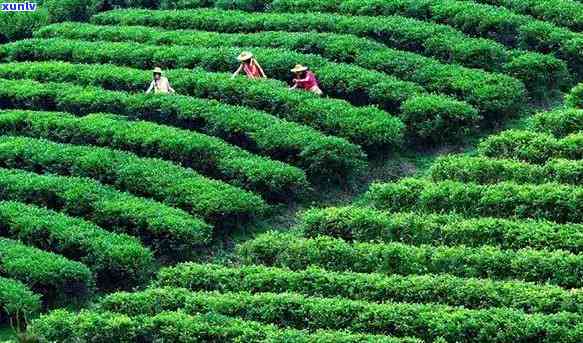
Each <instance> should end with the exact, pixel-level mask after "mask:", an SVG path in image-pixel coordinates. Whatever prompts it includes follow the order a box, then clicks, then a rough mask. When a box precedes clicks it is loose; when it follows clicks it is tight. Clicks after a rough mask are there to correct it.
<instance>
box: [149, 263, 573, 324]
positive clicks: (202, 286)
mask: <svg viewBox="0 0 583 343" xmlns="http://www.w3.org/2000/svg"><path fill="white" fill-rule="evenodd" d="M156 286H157V287H181V288H187V289H189V290H192V291H222V292H251V293H264V292H270V293H286V292H293V293H300V294H303V295H306V296H318V297H330V298H333V297H342V298H347V299H352V300H364V301H371V302H379V303H383V302H387V301H390V302H405V303H439V304H444V305H450V306H463V307H465V308H470V309H487V308H489V307H509V308H514V309H519V310H523V311H525V312H529V313H534V312H543V313H554V312H563V311H565V312H575V313H583V308H582V307H581V298H582V297H583V293H582V292H581V291H567V290H565V289H562V288H560V287H556V286H550V285H535V284H532V283H526V282H520V281H494V280H489V279H475V278H460V277H455V276H451V275H407V276H401V275H394V274H393V275H382V274H361V273H352V272H333V271H327V270H324V269H320V268H315V267H309V268H307V269H305V270H298V271H292V270H290V269H287V268H275V267H265V266H239V267H225V266H220V265H214V264H197V263H192V262H188V263H183V264H179V265H177V266H174V267H167V268H162V269H161V270H160V271H159V273H158V280H157V281H156Z"/></svg>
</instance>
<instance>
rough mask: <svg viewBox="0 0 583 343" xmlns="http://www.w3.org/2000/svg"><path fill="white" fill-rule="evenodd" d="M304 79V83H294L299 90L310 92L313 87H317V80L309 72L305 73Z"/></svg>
mask: <svg viewBox="0 0 583 343" xmlns="http://www.w3.org/2000/svg"><path fill="white" fill-rule="evenodd" d="M304 79H305V81H296V84H297V85H298V87H299V88H302V89H305V90H310V89H312V88H314V86H318V79H316V75H314V73H312V72H311V71H307V72H306V77H305V78H304Z"/></svg>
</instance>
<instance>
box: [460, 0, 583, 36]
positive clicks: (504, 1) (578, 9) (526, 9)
mask: <svg viewBox="0 0 583 343" xmlns="http://www.w3.org/2000/svg"><path fill="white" fill-rule="evenodd" d="M464 1H467V0H464ZM471 1H476V2H480V3H484V4H489V5H495V6H503V7H506V8H508V9H510V10H512V11H514V12H516V13H521V14H525V15H529V16H532V17H535V18H538V19H540V20H545V21H550V22H553V23H555V24H556V25H559V26H564V27H568V28H571V29H573V30H575V31H577V32H579V31H583V6H582V5H581V2H580V1H579V0H552V1H548V0H471Z"/></svg>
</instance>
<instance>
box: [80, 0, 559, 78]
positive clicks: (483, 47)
mask: <svg viewBox="0 0 583 343" xmlns="http://www.w3.org/2000/svg"><path fill="white" fill-rule="evenodd" d="M91 21H92V22H93V23H96V24H104V25H145V26H157V27H162V28H165V29H201V30H206V26H208V24H207V23H208V22H211V23H213V22H214V23H220V26H221V28H222V29H221V30H219V29H217V27H216V26H215V29H217V30H219V31H223V32H237V33H250V32H257V31H275V30H277V31H297V32H305V31H319V32H330V33H348V34H354V35H357V36H361V37H368V38H372V39H375V40H378V41H381V42H383V43H385V44H386V45H387V46H390V47H393V48H397V49H402V50H409V51H413V52H417V53H420V54H422V55H426V56H431V57H436V58H438V59H440V60H442V61H444V62H447V63H458V64H462V65H465V66H467V67H475V68H481V69H485V70H488V71H498V72H503V73H506V74H508V75H510V76H512V77H516V78H518V79H519V80H521V81H523V82H524V83H525V84H528V85H529V86H531V85H532V86H531V87H533V88H538V87H540V88H549V86H550V87H553V86H554V87H558V86H562V85H564V84H567V83H568V82H569V81H570V76H569V72H568V70H567V66H566V63H565V62H564V61H561V60H559V59H557V58H555V57H554V56H550V55H544V54H540V53H533V52H525V51H520V50H509V49H506V48H505V47H504V46H503V45H502V44H499V43H496V42H494V41H491V40H486V39H479V38H469V37H467V36H465V35H464V34H463V33H461V32H460V31H457V30H455V29H453V28H451V27H449V26H446V25H439V24H435V23H428V22H424V21H420V20H415V19H409V18H403V17H391V16H384V17H363V16H340V15H334V14H317V13H303V14H302V20H301V21H298V20H297V14H289V13H244V12H235V11H221V10H208V9H203V10H183V11H143V10H119V11H110V12H105V13H102V14H99V15H96V16H94V17H93V18H92V20H91ZM217 25H219V24H217ZM535 83H536V86H535ZM545 83H546V85H545Z"/></svg>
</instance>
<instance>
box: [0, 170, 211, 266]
mask: <svg viewBox="0 0 583 343" xmlns="http://www.w3.org/2000/svg"><path fill="white" fill-rule="evenodd" d="M0 199H3V200H14V201H22V202H27V203H33V204H37V205H41V206H45V207H48V208H51V209H58V210H60V211H63V212H65V213H67V214H70V215H73V216H80V217H84V218H86V219H88V220H91V221H93V222H95V223H96V224H98V225H99V226H101V227H104V228H107V229H108V230H111V231H116V232H124V233H128V234H131V235H135V236H137V237H139V238H140V239H141V240H142V241H143V242H144V243H146V244H148V245H151V246H153V247H154V251H156V252H157V253H159V254H161V255H165V256H168V257H170V258H172V259H174V260H180V259H185V258H187V257H188V256H190V255H191V254H192V253H193V250H194V249H196V248H197V247H198V248H200V247H201V246H204V245H205V244H206V243H207V242H208V240H209V237H210V235H211V231H212V228H211V226H209V225H208V224H206V223H204V222H203V221H202V220H200V219H198V218H195V217H192V216H190V215H188V214H187V213H186V212H184V211H182V210H179V209H175V208H172V207H168V206H166V205H163V204H160V203H158V202H155V201H153V200H149V199H143V198H138V197H135V196H132V195H129V194H127V193H122V192H119V191H116V190H114V189H112V188H110V187H108V186H104V185H102V184H100V183H98V182H96V181H93V180H89V179H85V178H77V177H64V176H50V175H38V174H34V173H29V172H25V171H19V170H7V169H0Z"/></svg>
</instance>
